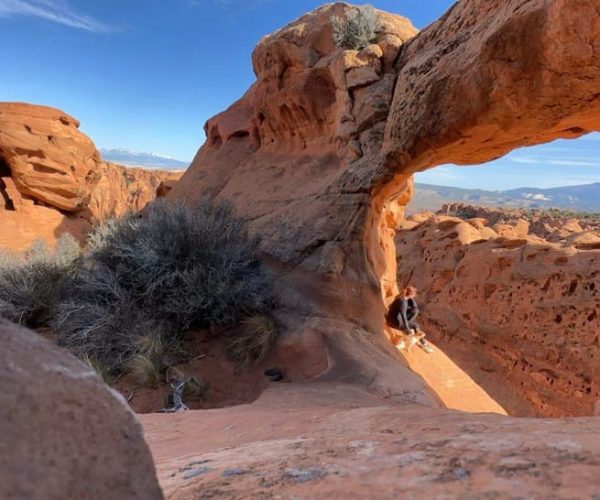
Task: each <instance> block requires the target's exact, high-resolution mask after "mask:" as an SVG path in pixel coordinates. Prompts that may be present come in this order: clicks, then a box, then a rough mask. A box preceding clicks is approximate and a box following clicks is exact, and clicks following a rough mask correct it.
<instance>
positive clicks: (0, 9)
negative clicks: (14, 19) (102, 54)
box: [0, 0, 108, 33]
mask: <svg viewBox="0 0 600 500" xmlns="http://www.w3.org/2000/svg"><path fill="white" fill-rule="evenodd" d="M10 16H29V17H39V18H42V19H46V20H48V21H51V22H54V23H58V24H63V25H65V26H69V27H71V28H77V29H82V30H86V31H92V32H94V33H103V32H106V31H108V27H107V26H106V25H104V24H102V23H101V22H100V21H97V20H96V19H94V18H93V17H90V16H86V15H83V14H79V13H77V12H76V11H75V10H74V9H72V8H71V7H70V6H69V5H68V3H67V2H66V1H65V0H0V17H10Z"/></svg>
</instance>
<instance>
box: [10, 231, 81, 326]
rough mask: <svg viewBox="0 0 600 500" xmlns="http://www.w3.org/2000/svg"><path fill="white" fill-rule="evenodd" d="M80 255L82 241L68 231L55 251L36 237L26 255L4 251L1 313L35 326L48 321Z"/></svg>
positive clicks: (57, 243) (60, 239) (18, 321)
mask: <svg viewBox="0 0 600 500" xmlns="http://www.w3.org/2000/svg"><path fill="white" fill-rule="evenodd" d="M80 255H81V249H80V247H79V244H78V243H77V241H76V240H75V239H74V238H73V237H72V236H71V235H69V234H63V235H62V236H61V237H60V238H58V240H57V242H56V248H55V250H54V251H51V250H50V249H49V248H48V247H47V245H46V244H45V243H44V242H43V241H35V242H33V244H32V246H31V248H30V249H29V250H28V251H27V252H26V253H25V255H18V254H11V253H8V252H2V256H1V257H0V316H3V317H5V318H7V319H9V320H11V321H13V322H15V323H19V324H23V325H26V326H29V327H32V328H36V327H40V326H46V325H48V324H49V322H50V320H51V318H52V316H53V314H54V307H55V306H56V303H57V301H58V299H59V297H60V293H61V290H62V287H63V286H64V284H65V282H66V280H68V278H69V277H70V276H71V275H72V274H73V273H74V272H75V268H76V266H77V262H78V260H79V258H80Z"/></svg>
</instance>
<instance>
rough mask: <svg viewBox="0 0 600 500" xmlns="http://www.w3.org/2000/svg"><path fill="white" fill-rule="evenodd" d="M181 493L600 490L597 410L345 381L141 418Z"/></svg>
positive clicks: (165, 480) (492, 494)
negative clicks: (519, 408)
mask: <svg viewBox="0 0 600 500" xmlns="http://www.w3.org/2000/svg"><path fill="white" fill-rule="evenodd" d="M141 419H142V423H143V425H144V429H145V431H146V434H147V436H148V443H149V445H150V448H151V450H152V454H153V455H154V458H155V460H156V466H157V472H158V477H159V480H160V482H161V484H162V486H163V488H164V490H165V494H166V495H167V497H168V498H171V499H178V500H179V499H181V500H183V499H192V498H199V497H200V498H202V497H211V496H212V497H215V498H277V497H281V498H302V499H305V498H306V499H309V498H310V499H312V498H316V499H326V498H350V499H363V498H565V499H566V498H594V495H597V493H598V491H599V489H600V461H599V459H598V456H599V455H598V454H599V451H600V435H599V434H598V431H597V426H598V419H597V418H592V417H589V418H580V419H570V420H565V421H561V420H537V419H528V418H520V419H514V418H507V417H502V416H499V415H491V414H488V415H469V414H465V413H462V412H456V411H450V410H442V409H432V408H427V407H423V406H420V405H413V404H406V403H401V404H398V403H397V402H395V401H393V400H389V399H388V400H382V399H379V398H376V397H374V396H373V395H372V394H368V393H367V392H366V391H364V390H363V389H361V388H359V387H356V386H350V385H346V384H329V383H319V384H298V385H294V384H292V385H290V384H279V385H277V384H275V386H274V387H272V388H270V389H269V390H268V391H266V392H265V393H263V395H262V396H261V398H260V399H259V400H258V401H256V402H254V403H252V404H251V405H244V406H238V407H235V408H227V409H223V410H213V411H210V412H198V411H191V412H186V413H180V414H176V415H159V414H154V415H143V416H142V417H141Z"/></svg>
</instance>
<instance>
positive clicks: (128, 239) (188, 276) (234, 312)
mask: <svg viewBox="0 0 600 500" xmlns="http://www.w3.org/2000/svg"><path fill="white" fill-rule="evenodd" d="M258 245H259V241H258V239H257V238H254V237H251V236H250V235H249V234H248V231H247V229H246V224H245V222H244V221H243V220H242V219H240V218H238V217H236V216H235V214H234V212H233V209H232V208H231V206H230V205H229V204H225V203H212V202H209V201H201V202H199V203H197V204H195V205H188V204H185V203H182V202H180V203H168V202H166V201H164V200H157V201H156V202H154V203H153V204H152V205H151V206H150V207H149V208H148V209H147V210H146V212H145V213H144V216H143V217H137V216H130V217H126V218H124V219H120V220H115V221H112V222H110V223H108V224H105V225H104V226H102V227H100V228H99V229H98V230H97V231H96V232H95V233H94V234H93V235H92V236H91V238H90V240H89V247H90V251H91V254H90V257H91V260H92V261H93V262H95V263H98V264H101V265H103V266H104V267H105V269H107V270H108V271H109V272H111V273H113V274H114V279H115V280H116V281H117V282H118V283H119V285H120V286H121V287H122V288H123V289H125V290H126V291H127V293H128V294H129V295H130V296H131V297H133V298H134V299H135V302H136V303H137V305H138V307H139V308H140V309H142V310H144V311H148V312H151V313H152V314H153V315H154V316H155V317H157V318H160V319H161V320H165V321H168V322H169V323H171V324H172V325H173V326H174V327H175V328H177V329H179V330H187V329H189V328H192V327H194V328H205V327H211V326H217V325H225V324H230V323H232V322H235V321H237V320H239V319H240V318H242V317H244V316H247V315H248V314H250V313H256V312H260V311H264V310H267V309H269V308H270V307H271V305H272V295H271V285H270V282H269V280H268V278H267V275H266V274H265V273H264V271H263V270H262V268H261V266H260V261H259V260H258V258H257V252H258Z"/></svg>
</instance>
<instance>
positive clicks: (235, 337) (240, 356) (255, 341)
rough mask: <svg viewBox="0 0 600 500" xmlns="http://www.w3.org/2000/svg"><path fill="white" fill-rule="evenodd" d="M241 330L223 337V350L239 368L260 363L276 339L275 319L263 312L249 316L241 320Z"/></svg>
mask: <svg viewBox="0 0 600 500" xmlns="http://www.w3.org/2000/svg"><path fill="white" fill-rule="evenodd" d="M241 326H242V328H241V331H235V332H231V333H229V334H228V335H226V336H225V337H224V339H223V341H224V347H225V351H226V352H227V354H228V356H229V357H230V358H231V359H232V360H233V361H234V362H235V363H236V365H237V366H238V367H239V368H247V367H250V366H253V365H256V364H258V363H260V362H261V361H262V360H263V359H264V358H265V357H266V355H267V354H268V353H269V351H270V350H271V348H272V347H273V345H274V344H275V341H276V340H277V326H276V324H275V321H274V320H273V319H272V318H271V317H269V316H267V315H264V314H257V315H254V316H250V317H249V318H247V319H246V320H244V321H243V322H242V325H241Z"/></svg>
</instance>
